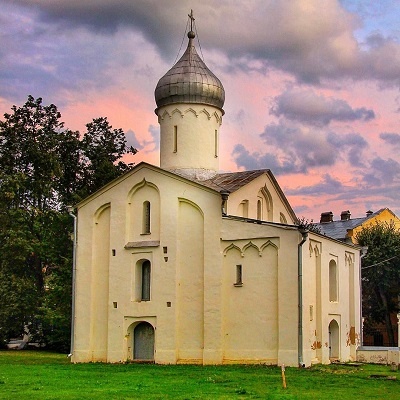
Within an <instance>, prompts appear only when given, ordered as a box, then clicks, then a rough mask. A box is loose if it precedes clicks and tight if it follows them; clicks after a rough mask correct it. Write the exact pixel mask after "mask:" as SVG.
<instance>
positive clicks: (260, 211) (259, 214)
mask: <svg viewBox="0 0 400 400" xmlns="http://www.w3.org/2000/svg"><path fill="white" fill-rule="evenodd" d="M257 219H260V220H261V219H262V202H261V200H258V201H257Z"/></svg>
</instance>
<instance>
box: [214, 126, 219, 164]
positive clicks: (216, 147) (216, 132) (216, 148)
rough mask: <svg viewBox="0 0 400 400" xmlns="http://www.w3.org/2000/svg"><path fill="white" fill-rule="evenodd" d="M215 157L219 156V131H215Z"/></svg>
mask: <svg viewBox="0 0 400 400" xmlns="http://www.w3.org/2000/svg"><path fill="white" fill-rule="evenodd" d="M214 157H215V158H217V157H218V131H217V130H215V132H214Z"/></svg>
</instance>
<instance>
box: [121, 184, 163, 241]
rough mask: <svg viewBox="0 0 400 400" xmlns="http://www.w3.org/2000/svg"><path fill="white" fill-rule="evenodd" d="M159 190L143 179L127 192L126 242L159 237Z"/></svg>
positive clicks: (157, 238)
mask: <svg viewBox="0 0 400 400" xmlns="http://www.w3.org/2000/svg"><path fill="white" fill-rule="evenodd" d="M160 208H161V202H160V192H159V190H158V187H157V186H156V185H155V184H153V183H151V182H148V181H147V180H146V179H143V180H142V181H141V182H139V183H138V184H136V185H135V186H134V187H133V188H132V189H131V190H130V191H129V193H128V205H127V218H126V221H127V233H128V237H127V242H135V241H144V240H152V241H153V240H159V239H160V211H161V210H160Z"/></svg>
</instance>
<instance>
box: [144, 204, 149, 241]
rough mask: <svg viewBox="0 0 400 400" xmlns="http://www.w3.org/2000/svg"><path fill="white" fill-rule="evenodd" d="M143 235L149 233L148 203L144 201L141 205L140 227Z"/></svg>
mask: <svg viewBox="0 0 400 400" xmlns="http://www.w3.org/2000/svg"><path fill="white" fill-rule="evenodd" d="M142 233H143V234H149V233H150V202H149V201H145V202H144V203H143V227H142Z"/></svg>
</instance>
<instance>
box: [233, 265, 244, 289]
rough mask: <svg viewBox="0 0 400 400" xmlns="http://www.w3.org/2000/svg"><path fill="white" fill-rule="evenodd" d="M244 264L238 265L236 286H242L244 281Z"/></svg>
mask: <svg viewBox="0 0 400 400" xmlns="http://www.w3.org/2000/svg"><path fill="white" fill-rule="evenodd" d="M242 278H243V276H242V266H241V265H236V282H235V284H234V285H235V286H242V285H243V282H242Z"/></svg>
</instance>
